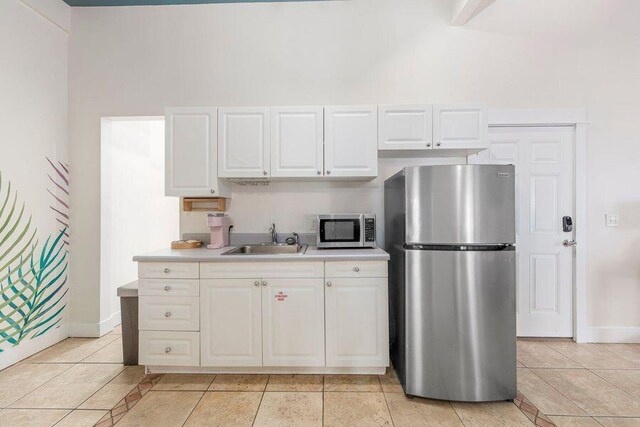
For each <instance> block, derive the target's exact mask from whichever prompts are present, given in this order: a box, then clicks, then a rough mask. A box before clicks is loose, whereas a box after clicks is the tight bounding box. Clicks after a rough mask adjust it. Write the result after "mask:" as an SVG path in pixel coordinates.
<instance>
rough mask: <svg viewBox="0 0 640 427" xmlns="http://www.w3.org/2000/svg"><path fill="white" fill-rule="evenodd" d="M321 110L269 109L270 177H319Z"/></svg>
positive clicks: (321, 145)
mask: <svg viewBox="0 0 640 427" xmlns="http://www.w3.org/2000/svg"><path fill="white" fill-rule="evenodd" d="M323 134H324V129H323V108H322V107H273V108H272V109H271V176H274V177H301V176H322V175H323V170H324V153H323V149H324V140H323Z"/></svg>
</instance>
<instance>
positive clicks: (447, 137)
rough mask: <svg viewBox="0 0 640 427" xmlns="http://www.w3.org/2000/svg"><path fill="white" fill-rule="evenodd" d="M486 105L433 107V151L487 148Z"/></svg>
mask: <svg viewBox="0 0 640 427" xmlns="http://www.w3.org/2000/svg"><path fill="white" fill-rule="evenodd" d="M488 132H489V125H488V122H487V106H486V105H434V107H433V142H434V144H435V147H434V148H435V149H447V148H448V149H466V148H469V149H476V148H479V149H483V148H488V147H489V142H488Z"/></svg>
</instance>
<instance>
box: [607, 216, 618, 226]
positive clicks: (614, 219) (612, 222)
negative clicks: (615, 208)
mask: <svg viewBox="0 0 640 427" xmlns="http://www.w3.org/2000/svg"><path fill="white" fill-rule="evenodd" d="M604 222H605V225H606V226H607V227H617V226H618V225H619V223H620V216H619V215H618V214H604Z"/></svg>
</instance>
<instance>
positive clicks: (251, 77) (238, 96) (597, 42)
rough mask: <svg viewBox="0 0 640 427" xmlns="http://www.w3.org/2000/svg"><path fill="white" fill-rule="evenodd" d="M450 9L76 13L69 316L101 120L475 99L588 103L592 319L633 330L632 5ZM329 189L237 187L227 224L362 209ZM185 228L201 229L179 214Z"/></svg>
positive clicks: (636, 293) (83, 272)
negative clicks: (457, 20) (219, 109)
mask: <svg viewBox="0 0 640 427" xmlns="http://www.w3.org/2000/svg"><path fill="white" fill-rule="evenodd" d="M450 6H451V3H450V1H449V0H353V1H348V2H339V1H338V2H301V3H297V2H294V3H279V4H269V3H260V4H219V5H200V6H173V7H130V8H76V9H74V10H73V13H72V27H73V33H72V37H71V62H70V64H71V68H70V69H71V87H70V100H71V109H70V120H71V122H70V123H71V131H72V133H71V136H72V144H73V150H72V160H73V161H74V165H75V167H76V168H77V171H76V173H78V174H79V175H81V176H82V177H83V180H82V182H81V183H78V184H77V186H76V188H75V191H76V192H77V195H78V196H77V198H76V200H77V203H75V204H74V215H75V216H74V226H75V227H76V228H77V230H78V234H81V237H79V239H80V238H81V239H82V241H77V244H78V245H80V244H82V247H83V253H82V254H81V255H80V256H81V259H80V260H78V262H77V263H76V264H75V267H74V270H73V273H74V279H75V282H74V284H75V285H76V286H77V290H78V293H77V294H76V295H77V296H78V298H80V296H81V295H84V296H86V299H83V300H85V301H87V303H85V304H82V305H78V307H77V308H74V315H75V316H76V317H78V318H83V319H85V320H86V321H89V319H94V320H95V321H98V318H97V317H98V316H97V314H96V313H97V311H96V310H97V307H98V304H99V303H98V291H97V285H96V284H97V281H98V270H99V259H100V257H99V244H98V242H97V237H98V235H99V221H98V218H99V194H98V188H99V171H98V169H99V164H100V149H99V119H100V117H101V116H108V115H116V114H117V115H160V114H162V113H163V108H164V107H165V106H207V105H278V104H281V105H287V104H289V105H291V104H294V105H295V104H348V103H394V102H397V103H411V102H476V101H484V102H487V103H488V104H489V105H490V106H491V107H493V108H550V107H554V108H566V107H586V108H588V109H589V110H590V117H591V119H592V122H593V123H592V126H591V133H590V142H589V165H588V167H589V178H588V180H589V220H590V228H589V233H590V241H589V247H590V248H591V249H590V254H589V285H588V286H589V294H588V303H589V323H590V324H591V325H593V326H599V327H607V326H610V327H632V328H636V329H633V330H634V331H636V332H637V331H640V310H638V309H637V306H638V301H640V271H639V269H638V265H640V264H639V263H638V256H637V251H635V250H634V248H635V247H636V246H637V244H638V242H639V241H640V198H639V196H638V192H637V186H635V185H631V184H630V183H635V182H640V168H638V167H637V162H638V160H637V159H638V158H640V136H639V135H640V134H639V133H638V131H637V125H636V122H637V120H636V117H637V115H638V114H639V113H640V106H639V105H638V100H639V99H640V85H639V84H638V77H637V76H638V75H639V74H640V27H638V26H637V16H639V15H640V2H638V1H636V0H616V1H615V2H612V1H611V0H520V1H517V2H516V1H513V2H510V1H500V2H496V3H495V4H494V5H492V6H491V7H490V8H489V9H487V10H486V11H484V12H483V13H482V14H480V15H479V16H478V17H476V18H475V19H474V20H473V21H472V22H471V23H470V24H469V25H468V26H467V27H463V28H459V27H451V26H449V20H450V17H451V9H450ZM307 186H308V187H307ZM365 186H366V185H365ZM327 187H328V185H325V184H322V185H320V184H277V185H274V186H272V187H270V188H268V189H266V190H260V194H257V195H251V194H250V191H251V190H240V191H238V192H237V195H234V200H233V201H232V202H231V203H232V207H231V212H232V215H234V216H235V219H236V221H239V222H240V224H239V227H238V230H241V229H247V230H254V229H259V228H262V229H263V230H265V229H266V226H267V225H268V221H265V220H266V219H267V217H268V216H272V215H273V216H277V218H279V221H280V222H281V224H280V229H281V230H287V229H293V228H296V229H302V228H304V227H305V226H306V221H307V220H306V219H302V220H301V219H297V218H299V217H297V216H296V217H294V216H293V215H289V214H287V213H286V212H282V210H284V209H287V208H288V207H290V206H292V205H293V206H296V209H299V210H298V211H297V212H300V213H302V214H304V215H308V214H309V212H316V211H319V210H327V209H326V208H328V207H329V206H327V203H329V200H330V202H331V203H337V205H333V206H332V207H333V208H335V209H338V208H345V209H346V208H350V207H351V206H353V209H358V210H360V209H362V210H364V208H365V207H368V206H371V207H372V208H375V203H376V202H374V201H373V199H370V200H371V203H372V204H371V205H368V206H367V203H365V202H364V201H361V199H360V198H357V197H353V198H352V197H350V196H348V197H344V196H337V197H335V198H334V196H327V195H326V194H327V192H328V191H329V189H328V188H327ZM278 189H280V190H283V191H286V193H285V194H283V193H282V192H280V191H278V192H276V191H275V190H278ZM307 191H309V192H311V193H313V196H311V195H309V194H307ZM276 193H277V194H276ZM316 194H317V195H319V196H318V197H315V195H316ZM343 194H347V193H343ZM357 194H366V195H367V196H366V197H367V198H369V197H373V198H375V197H374V196H373V195H372V194H373V193H366V192H365V193H357ZM297 200H302V203H299V202H297ZM353 200H356V201H357V202H355V204H354V203H352V201H353ZM256 201H259V202H264V203H259V204H258V206H259V207H260V208H262V207H263V206H267V207H268V208H267V210H268V212H269V213H268V215H267V214H266V213H264V214H263V213H259V214H258V217H257V220H256V221H255V225H253V224H254V223H253V222H251V219H252V218H253V216H251V215H246V213H242V212H240V207H241V206H251V205H253V204H255V203H254V202H256ZM378 203H379V202H378ZM281 206H282V207H281ZM243 211H244V209H243ZM605 212H612V213H619V214H620V215H621V227H620V228H618V229H611V228H605V227H604V213H605ZM299 221H302V222H299ZM189 222H191V223H193V224H202V221H201V219H197V218H196V219H193V221H192V219H191V218H183V225H185V226H189V227H190V225H189ZM265 222H266V224H265ZM198 226H199V225H198ZM577 226H578V227H579V226H580V225H579V224H577Z"/></svg>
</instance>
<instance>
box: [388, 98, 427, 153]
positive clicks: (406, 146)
mask: <svg viewBox="0 0 640 427" xmlns="http://www.w3.org/2000/svg"><path fill="white" fill-rule="evenodd" d="M432 142H433V106H431V105H379V106H378V149H380V150H424V149H431V148H432V145H433V144H432Z"/></svg>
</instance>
